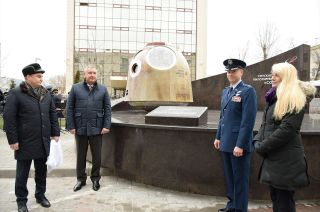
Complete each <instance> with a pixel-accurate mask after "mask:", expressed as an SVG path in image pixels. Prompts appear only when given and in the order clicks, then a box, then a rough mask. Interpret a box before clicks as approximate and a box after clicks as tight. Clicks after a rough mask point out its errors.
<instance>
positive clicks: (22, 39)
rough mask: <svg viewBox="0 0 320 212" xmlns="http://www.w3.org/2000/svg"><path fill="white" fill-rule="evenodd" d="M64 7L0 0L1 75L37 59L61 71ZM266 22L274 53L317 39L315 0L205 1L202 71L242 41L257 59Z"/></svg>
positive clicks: (319, 10)
mask: <svg viewBox="0 0 320 212" xmlns="http://www.w3.org/2000/svg"><path fill="white" fill-rule="evenodd" d="M293 2H295V3H293ZM66 6H67V3H66V0H54V1H53V0H51V1H49V0H0V42H1V46H2V52H1V53H2V54H1V58H2V60H1V66H2V68H1V70H2V73H1V76H6V77H15V78H20V79H22V74H21V69H22V68H23V67H24V66H25V65H27V64H30V63H32V62H35V61H36V60H37V61H38V62H39V63H40V64H41V65H42V67H43V69H44V70H46V74H45V77H46V78H48V77H50V76H54V75H56V74H63V73H64V72H65V70H66V67H65V58H66ZM266 22H269V23H272V24H273V25H274V26H276V27H277V29H278V34H279V36H280V38H279V41H278V45H277V46H276V49H275V51H278V52H279V53H280V52H283V51H286V50H288V49H289V48H290V46H291V44H292V43H293V44H294V45H295V46H298V45H300V44H302V43H305V44H309V45H315V44H319V43H320V0H307V1H297V0H268V1H265V0H264V1H263V0H260V1H258V0H241V1H239V0H223V1H216V0H208V58H207V61H208V64H207V67H208V70H207V75H209V76H210V75H214V74H217V73H219V72H221V71H223V70H224V67H223V65H222V61H223V60H224V59H226V58H230V57H233V58H239V52H240V51H241V49H243V48H245V47H246V46H247V45H248V53H247V56H246V58H245V60H246V62H247V63H248V64H252V63H255V62H258V61H259V60H260V58H261V55H260V52H259V49H258V47H257V32H258V29H259V27H261V26H263V25H264V24H265V23H266ZM37 58H38V59H37Z"/></svg>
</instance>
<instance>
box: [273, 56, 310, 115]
mask: <svg viewBox="0 0 320 212" xmlns="http://www.w3.org/2000/svg"><path fill="white" fill-rule="evenodd" d="M271 73H273V74H275V75H277V76H278V77H280V79H281V82H280V83H279V85H278V86H277V102H276V106H275V109H274V113H273V116H274V117H275V119H276V120H281V119H282V118H283V116H284V115H285V114H286V113H298V112H299V111H301V110H302V109H303V108H304V106H305V104H306V94H305V93H304V92H303V90H302V89H301V87H300V86H299V80H298V73H297V69H296V68H295V67H294V66H293V65H291V64H290V63H287V62H284V63H277V64H274V65H273V66H272V70H271Z"/></svg>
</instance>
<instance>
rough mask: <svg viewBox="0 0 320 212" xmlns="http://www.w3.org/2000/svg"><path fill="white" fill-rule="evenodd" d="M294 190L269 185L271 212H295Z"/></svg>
mask: <svg viewBox="0 0 320 212" xmlns="http://www.w3.org/2000/svg"><path fill="white" fill-rule="evenodd" d="M293 196H294V191H288V190H282V189H277V188H274V187H272V186H270V197H271V200H272V207H273V212H295V211H296V207H295V201H294V197H293Z"/></svg>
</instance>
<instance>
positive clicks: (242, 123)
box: [216, 81, 257, 152]
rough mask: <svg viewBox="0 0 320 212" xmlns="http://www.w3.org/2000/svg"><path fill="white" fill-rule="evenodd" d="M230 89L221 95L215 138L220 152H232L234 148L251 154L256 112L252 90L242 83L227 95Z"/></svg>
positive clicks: (255, 102) (254, 95)
mask: <svg viewBox="0 0 320 212" xmlns="http://www.w3.org/2000/svg"><path fill="white" fill-rule="evenodd" d="M229 89H230V87H226V88H225V89H223V91H222V94H221V97H222V98H221V113H220V120H219V126H218V130H217V135H216V138H217V139H219V140H220V151H223V152H233V150H234V148H235V146H237V147H239V148H242V149H243V150H244V151H245V152H252V151H253V145H252V136H253V127H254V123H255V119H256V112H257V97H256V92H255V90H254V88H253V87H252V86H250V85H247V84H245V83H243V82H242V81H241V82H240V83H239V84H238V85H237V86H236V87H235V88H234V89H233V90H232V91H231V93H230V95H228V92H229Z"/></svg>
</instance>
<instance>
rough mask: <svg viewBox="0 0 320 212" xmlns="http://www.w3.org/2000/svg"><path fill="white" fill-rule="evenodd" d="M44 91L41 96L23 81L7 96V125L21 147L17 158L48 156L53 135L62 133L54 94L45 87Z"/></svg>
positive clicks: (5, 118)
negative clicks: (53, 98) (52, 95)
mask: <svg viewBox="0 0 320 212" xmlns="http://www.w3.org/2000/svg"><path fill="white" fill-rule="evenodd" d="M42 91H43V92H42V96H41V97H39V98H37V96H36V95H35V94H34V93H32V91H31V90H30V88H28V87H27V86H26V84H25V83H22V84H21V85H20V87H18V88H15V89H12V90H11V91H10V92H9V96H8V97H7V102H6V106H5V110H4V116H3V117H4V126H5V131H6V135H7V138H8V142H9V144H15V143H19V150H16V151H15V159H17V160H28V159H37V158H46V157H47V156H48V155H49V151H50V137H51V136H59V135H60V130H59V125H58V121H57V114H56V111H55V107H54V103H53V101H52V97H51V95H50V93H49V92H46V90H44V88H43V89H42Z"/></svg>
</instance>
